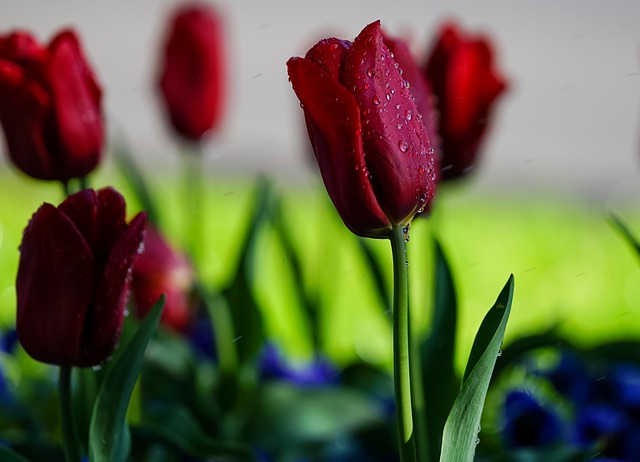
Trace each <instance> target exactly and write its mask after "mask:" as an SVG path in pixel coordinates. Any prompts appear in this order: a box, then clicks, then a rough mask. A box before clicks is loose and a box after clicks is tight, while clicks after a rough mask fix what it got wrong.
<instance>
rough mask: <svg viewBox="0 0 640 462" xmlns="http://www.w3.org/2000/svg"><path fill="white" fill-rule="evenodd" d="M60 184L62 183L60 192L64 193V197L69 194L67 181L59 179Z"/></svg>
mask: <svg viewBox="0 0 640 462" xmlns="http://www.w3.org/2000/svg"><path fill="white" fill-rule="evenodd" d="M60 184H61V185H62V193H63V194H64V197H65V199H66V198H67V197H69V196H70V195H71V190H70V189H69V182H68V181H61V182H60Z"/></svg>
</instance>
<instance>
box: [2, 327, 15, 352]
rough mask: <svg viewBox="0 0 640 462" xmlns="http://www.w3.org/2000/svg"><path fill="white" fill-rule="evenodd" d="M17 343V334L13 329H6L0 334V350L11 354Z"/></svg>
mask: <svg viewBox="0 0 640 462" xmlns="http://www.w3.org/2000/svg"><path fill="white" fill-rule="evenodd" d="M17 344H18V334H17V333H16V330H15V329H7V330H6V331H4V332H3V333H2V336H0V351H4V352H5V353H9V354H11V353H13V350H14V349H15V347H16V345H17Z"/></svg>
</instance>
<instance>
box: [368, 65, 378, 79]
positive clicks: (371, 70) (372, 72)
mask: <svg viewBox="0 0 640 462" xmlns="http://www.w3.org/2000/svg"><path fill="white" fill-rule="evenodd" d="M367 75H368V76H369V77H373V76H374V75H376V71H374V70H373V68H371V67H370V68H369V69H367Z"/></svg>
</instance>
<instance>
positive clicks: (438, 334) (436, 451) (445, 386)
mask: <svg viewBox="0 0 640 462" xmlns="http://www.w3.org/2000/svg"><path fill="white" fill-rule="evenodd" d="M434 247H435V301H434V308H433V318H432V321H431V330H430V332H429V335H428V336H427V337H426V338H425V340H424V341H423V342H422V344H421V345H420V357H421V358H420V359H421V361H422V383H423V386H424V398H425V408H426V414H427V435H425V436H426V437H428V438H429V441H428V444H427V445H426V446H427V447H428V448H429V452H430V457H429V460H433V461H436V460H438V458H439V457H440V446H441V444H442V430H443V428H444V425H445V422H446V420H447V416H448V415H449V411H450V410H451V406H452V405H453V402H454V401H455V399H456V393H457V391H458V390H459V388H460V378H459V377H458V375H457V373H456V371H455V367H454V356H455V340H456V325H457V318H458V313H457V309H458V308H457V299H456V293H455V287H454V284H453V278H452V276H451V269H450V268H449V264H448V262H447V259H446V257H445V254H444V251H443V249H442V247H441V245H440V243H439V242H438V241H437V240H434Z"/></svg>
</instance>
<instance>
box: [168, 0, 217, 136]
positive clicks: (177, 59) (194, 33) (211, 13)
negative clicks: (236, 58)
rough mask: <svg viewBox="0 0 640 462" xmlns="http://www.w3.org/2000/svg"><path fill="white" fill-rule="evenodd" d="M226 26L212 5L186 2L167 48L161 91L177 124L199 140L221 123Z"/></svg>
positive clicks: (174, 22)
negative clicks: (224, 29)
mask: <svg viewBox="0 0 640 462" xmlns="http://www.w3.org/2000/svg"><path fill="white" fill-rule="evenodd" d="M224 65H225V62H224V31H223V21H222V18H221V16H220V15H219V14H218V12H216V10H214V9H213V8H212V7H211V6H210V5H205V4H202V3H189V4H186V5H182V6H181V7H180V8H179V9H178V10H177V11H176V12H175V13H174V15H173V16H172V17H171V19H170V24H169V30H168V36H167V38H166V42H165V45H164V48H163V59H162V63H161V70H160V82H159V83H160V94H161V97H162V100H163V103H164V105H165V109H166V112H167V115H168V117H169V120H170V122H171V125H172V126H173V129H174V130H175V131H176V133H178V134H179V135H180V136H182V137H184V138H186V139H187V140H190V141H198V140H200V139H201V138H202V137H203V136H204V135H205V134H206V133H207V132H210V131H212V130H215V129H216V128H217V127H218V125H219V124H220V120H221V116H222V109H223V103H224V93H225V89H226V86H225V83H226V82H225V76H224V70H225V69H224Z"/></svg>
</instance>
